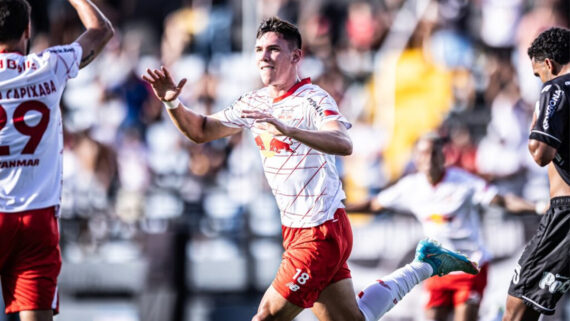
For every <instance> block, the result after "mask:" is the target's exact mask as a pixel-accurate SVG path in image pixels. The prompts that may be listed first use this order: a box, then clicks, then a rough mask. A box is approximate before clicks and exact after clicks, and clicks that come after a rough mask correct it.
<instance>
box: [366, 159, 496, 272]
mask: <svg viewBox="0 0 570 321" xmlns="http://www.w3.org/2000/svg"><path fill="white" fill-rule="evenodd" d="M496 195H497V189H496V188H495V187H493V186H490V185H487V183H486V182H485V181H484V180H483V179H481V178H479V177H477V176H474V175H472V174H471V173H468V172H466V171H464V170H462V169H459V168H456V167H450V168H447V169H446V171H445V174H444V176H443V178H442V180H441V181H440V182H438V183H437V184H435V185H432V184H431V183H430V182H429V181H428V180H427V177H426V176H425V175H424V174H422V173H415V174H411V175H408V176H405V177H403V178H402V179H400V180H399V181H398V182H397V183H396V184H395V185H393V186H391V187H389V188H387V189H386V190H383V191H381V192H380V193H379V194H378V196H377V197H376V200H377V202H378V203H379V204H381V205H382V206H383V207H387V208H393V209H398V210H405V211H409V212H412V213H413V214H414V215H415V216H416V217H417V219H418V220H419V221H420V222H421V224H422V226H423V229H424V233H425V234H426V236H428V237H431V238H434V239H436V240H437V241H439V242H441V244H442V245H443V246H444V247H446V248H448V249H451V250H455V251H460V252H462V253H464V254H466V255H467V256H469V258H470V259H471V260H474V261H476V262H477V263H479V264H480V265H482V264H483V263H485V262H487V261H488V260H489V259H490V254H489V253H488V251H487V250H486V249H485V247H484V243H483V238H482V235H481V229H480V222H479V221H480V220H479V215H478V213H477V208H476V207H477V205H478V204H481V205H488V204H489V203H490V202H491V200H492V199H493V198H494V197H495V196H496Z"/></svg>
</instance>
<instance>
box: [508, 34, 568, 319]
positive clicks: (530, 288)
mask: <svg viewBox="0 0 570 321" xmlns="http://www.w3.org/2000/svg"><path fill="white" fill-rule="evenodd" d="M528 55H529V57H530V59H531V62H532V69H533V71H534V74H535V75H536V76H537V77H540V80H542V82H543V83H544V84H543V86H542V90H541V92H540V99H539V102H538V103H537V106H536V110H535V112H534V116H533V120H532V125H531V132H530V137H529V143H528V148H529V151H530V153H531V155H532V157H533V158H534V160H535V162H536V163H537V164H538V165H540V166H546V165H548V179H549V182H550V208H549V210H548V212H547V213H546V215H544V217H543V218H542V220H541V222H540V225H539V227H538V230H537V232H536V234H535V235H534V236H533V238H532V239H531V240H530V242H529V243H528V244H527V245H526V248H525V249H524V252H523V254H522V256H521V258H520V259H519V262H518V264H517V266H516V268H515V274H514V276H513V279H512V281H511V285H510V288H509V295H508V297H507V305H506V311H505V314H504V316H503V321H507V320H508V321H511V320H525V321H526V320H538V318H539V317H540V314H553V313H554V310H555V306H556V302H558V300H560V298H561V297H562V295H563V294H564V293H566V292H567V291H568V289H569V288H570V236H569V235H570V101H569V99H570V30H568V29H563V28H551V29H548V30H546V31H544V32H542V33H541V34H540V35H539V36H538V37H537V38H536V39H535V40H534V41H533V43H532V45H531V46H530V48H529V49H528Z"/></svg>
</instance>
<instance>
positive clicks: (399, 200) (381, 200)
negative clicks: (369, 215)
mask: <svg viewBox="0 0 570 321" xmlns="http://www.w3.org/2000/svg"><path fill="white" fill-rule="evenodd" d="M409 182H410V180H409V178H408V177H404V178H402V179H400V180H399V181H398V182H396V184H394V185H392V186H390V187H388V188H386V189H384V190H382V191H381V192H380V193H378V195H376V198H375V200H376V202H377V203H378V204H380V205H381V206H382V207H385V208H391V209H396V210H404V211H409V210H410V206H409V203H410V200H409V199H407V197H406V194H407V193H410V189H409V185H410V184H409Z"/></svg>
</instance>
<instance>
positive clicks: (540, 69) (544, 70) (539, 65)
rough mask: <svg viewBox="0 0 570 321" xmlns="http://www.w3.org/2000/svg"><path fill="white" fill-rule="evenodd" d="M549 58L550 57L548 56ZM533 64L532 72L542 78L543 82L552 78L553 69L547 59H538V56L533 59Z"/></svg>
mask: <svg viewBox="0 0 570 321" xmlns="http://www.w3.org/2000/svg"><path fill="white" fill-rule="evenodd" d="M547 59H548V58H547ZM531 64H532V72H533V73H534V75H535V76H537V77H538V78H540V80H541V81H542V82H547V81H549V80H551V79H552V77H553V75H552V70H551V68H549V67H548V64H547V63H546V59H545V60H542V61H540V60H536V58H532V59H531Z"/></svg>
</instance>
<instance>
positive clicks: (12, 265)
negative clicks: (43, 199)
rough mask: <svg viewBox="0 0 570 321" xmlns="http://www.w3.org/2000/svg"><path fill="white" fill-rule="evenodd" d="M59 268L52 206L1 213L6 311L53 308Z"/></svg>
mask: <svg viewBox="0 0 570 321" xmlns="http://www.w3.org/2000/svg"><path fill="white" fill-rule="evenodd" d="M60 268H61V255H60V251H59V230H58V222H57V218H56V217H55V208H54V207H50V208H44V209H39V210H30V211H26V212H18V213H0V278H1V281H2V294H3V296H4V302H5V303H6V310H5V311H6V313H15V312H19V311H27V310H53V311H54V313H55V314H57V312H58V309H59V302H58V296H57V276H58V275H59V271H60Z"/></svg>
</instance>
